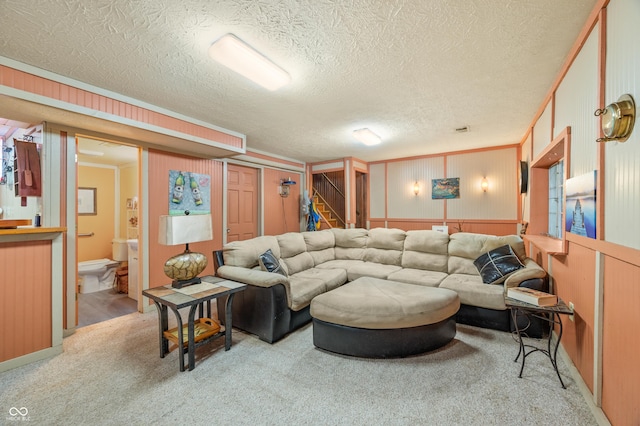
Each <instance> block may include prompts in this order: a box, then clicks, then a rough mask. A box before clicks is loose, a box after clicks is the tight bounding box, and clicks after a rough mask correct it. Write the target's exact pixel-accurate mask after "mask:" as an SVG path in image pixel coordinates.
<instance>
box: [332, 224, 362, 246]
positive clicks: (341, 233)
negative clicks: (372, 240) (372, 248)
mask: <svg viewBox="0 0 640 426" xmlns="http://www.w3.org/2000/svg"><path fill="white" fill-rule="evenodd" d="M331 232H333V235H334V236H335V239H336V245H335V246H336V248H338V247H343V248H360V249H363V248H365V247H366V246H367V236H368V235H369V232H368V231H367V230H366V229H361V228H351V229H340V228H331Z"/></svg>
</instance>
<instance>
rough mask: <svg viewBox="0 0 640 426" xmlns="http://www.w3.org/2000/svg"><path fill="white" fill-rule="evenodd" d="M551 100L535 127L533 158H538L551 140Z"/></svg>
mask: <svg viewBox="0 0 640 426" xmlns="http://www.w3.org/2000/svg"><path fill="white" fill-rule="evenodd" d="M551 109H552V108H551V102H549V103H548V104H547V106H546V108H545V109H544V112H543V113H542V115H541V116H540V118H539V119H538V121H536V124H535V126H534V127H533V158H536V157H537V156H538V154H540V153H541V152H542V151H543V150H544V149H545V148H546V147H547V145H549V143H550V142H551Z"/></svg>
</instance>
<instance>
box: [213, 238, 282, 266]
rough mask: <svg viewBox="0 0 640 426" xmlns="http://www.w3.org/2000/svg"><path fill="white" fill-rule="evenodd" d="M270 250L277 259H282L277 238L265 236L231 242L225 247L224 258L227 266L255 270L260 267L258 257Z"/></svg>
mask: <svg viewBox="0 0 640 426" xmlns="http://www.w3.org/2000/svg"><path fill="white" fill-rule="evenodd" d="M269 249H271V253H273V255H274V256H275V257H276V259H277V258H279V257H281V256H280V246H279V245H278V240H277V238H276V237H274V236H272V235H264V236H260V237H256V238H252V239H250V240H244V241H233V242H230V243H228V244H226V245H225V246H224V248H223V251H222V256H223V259H224V264H225V265H230V266H240V267H243V268H253V267H254V266H257V265H258V257H259V256H260V255H261V254H262V253H264V252H265V251H267V250H269Z"/></svg>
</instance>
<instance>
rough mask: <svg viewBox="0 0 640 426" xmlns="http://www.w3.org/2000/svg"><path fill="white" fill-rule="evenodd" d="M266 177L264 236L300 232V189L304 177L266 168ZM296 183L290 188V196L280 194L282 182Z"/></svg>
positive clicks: (264, 174)
mask: <svg viewBox="0 0 640 426" xmlns="http://www.w3.org/2000/svg"><path fill="white" fill-rule="evenodd" d="M263 176H264V195H263V198H264V235H278V234H284V233H285V232H299V231H300V188H301V185H302V181H301V178H302V176H301V175H300V174H299V173H292V172H288V171H283V170H275V169H270V168H265V169H264V172H263ZM289 178H291V180H293V181H295V182H296V185H291V186H289V196H288V197H281V196H280V195H279V193H278V187H279V186H280V180H281V179H285V180H288V179H289Z"/></svg>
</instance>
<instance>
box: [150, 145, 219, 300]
mask: <svg viewBox="0 0 640 426" xmlns="http://www.w3.org/2000/svg"><path fill="white" fill-rule="evenodd" d="M147 161H148V188H149V189H148V191H149V194H148V201H149V216H148V217H149V220H148V224H149V227H148V235H149V238H148V241H149V251H148V262H147V263H148V265H149V271H148V273H149V287H151V288H153V287H158V286H161V285H166V284H167V283H168V280H169V279H168V278H167V277H166V276H165V275H164V272H163V270H164V262H165V261H166V260H167V259H168V258H170V257H171V256H173V255H175V254H177V253H179V252H180V251H181V250H182V249H183V248H180V247H177V246H163V245H160V244H158V243H157V241H158V224H159V222H160V216H161V215H165V214H168V212H169V199H168V196H169V171H170V170H184V171H189V172H194V173H200V174H206V175H209V176H210V177H211V216H212V225H213V241H205V242H201V243H195V244H190V246H189V247H190V249H191V250H193V251H198V252H201V253H204V254H206V255H207V256H211V253H212V251H213V250H217V249H220V248H222V235H223V229H222V210H221V207H220V206H222V182H223V176H222V169H223V166H222V162H220V161H214V160H209V159H201V158H193V157H188V156H183V155H178V154H173V153H168V152H163V151H156V150H149V153H148V160H147ZM209 259H211V257H209ZM203 274H213V262H209V265H207V268H206V269H205V270H204V272H203Z"/></svg>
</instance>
